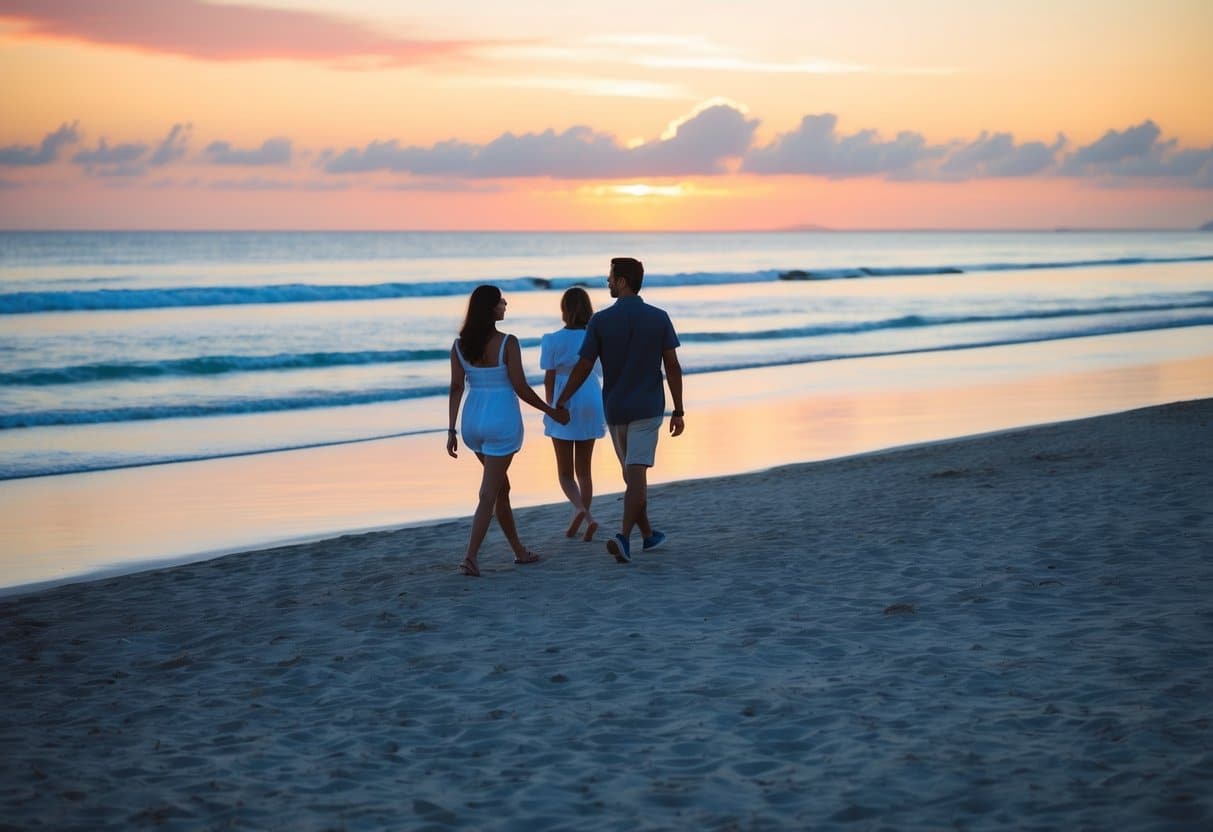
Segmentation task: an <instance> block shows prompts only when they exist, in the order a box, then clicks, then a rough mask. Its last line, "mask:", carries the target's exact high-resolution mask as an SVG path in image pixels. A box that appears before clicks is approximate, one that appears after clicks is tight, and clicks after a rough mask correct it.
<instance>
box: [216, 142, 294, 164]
mask: <svg viewBox="0 0 1213 832" xmlns="http://www.w3.org/2000/svg"><path fill="white" fill-rule="evenodd" d="M206 154H207V155H208V156H210V157H211V163H212V164H216V165H289V164H290V163H291V155H292V154H291V140H290V139H283V138H276V139H266V140H265V141H264V142H262V143H261V146H260V147H258V148H255V149H253V150H236V149H234V148H233V147H232V146H231V144H229V143H228V142H211V143H210V144H209V145H207V146H206Z"/></svg>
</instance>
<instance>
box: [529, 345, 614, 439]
mask: <svg viewBox="0 0 1213 832" xmlns="http://www.w3.org/2000/svg"><path fill="white" fill-rule="evenodd" d="M583 340H585V330H584V329H558V330H556V331H555V332H549V333H548V334H547V335H545V336H543V338H542V339H541V340H540V342H539V367H540V369H542V370H554V371H555V372H556V385H555V389H554V390H553V395H554V396H555V398H554V399H553V400H552V401H556V399H559V398H560V394H561V392H563V391H564V386H565V384H567V383H568V380H569V373H571V372H572V371H573V365H575V364H576V363H577V359H578V358H579V357H580V356H579V355H578V353H579V352H580V350H581V342H582V341H583ZM568 406H569V417H570V418H569V423H568V424H567V425H562V424H560V423H559V422H557V421H556V420H555V419H553V418H552V417H551V416H544V417H543V435H544V436H551V437H553V438H555V439H568V440H571V441H577V440H582V439H601V438H602V437H603V436H606V417H605V416H604V415H603V412H602V367H601V366H600V365H599V364H598V362H594V372H592V373H590V375H589V377H588V378H586V380H585V382H584V383H583V384H582V385H581V387H579V388H578V389H577V392H576V393H574V394H573V397H572V398H571V399H569V401H568Z"/></svg>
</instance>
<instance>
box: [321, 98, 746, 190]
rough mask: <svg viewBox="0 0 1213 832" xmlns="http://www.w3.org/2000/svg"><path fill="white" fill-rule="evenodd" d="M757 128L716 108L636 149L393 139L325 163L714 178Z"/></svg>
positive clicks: (570, 140)
mask: <svg viewBox="0 0 1213 832" xmlns="http://www.w3.org/2000/svg"><path fill="white" fill-rule="evenodd" d="M757 126H758V122H757V120H749V119H746V117H745V114H744V113H743V112H742V111H741V110H740V109H738V108H736V107H734V106H731V105H727V104H714V105H711V106H708V107H705V108H701V109H699V110H697V111H696V112H694V113H693V114H692V115H691V116H689V117H688V118H686V119H684V120H682V121H680V122H678V123H677V125H676V129H674V131H673V132H672V134H670V135H668V136H663V137H662V138H661V139H658V140H656V141H653V142H648V143H645V144H642V145H639V146H637V147H624V146H622V145H621V144H619V142H618V141H617V140H616V139H615V137H614V136H612V135H611V134H609V133H599V132H595V131H594V130H592V129H591V128H589V127H583V126H582V127H570V128H569V129H567V130H564V131H563V132H557V131H555V130H552V129H549V130H545V131H543V132H542V133H525V134H523V135H515V134H513V133H505V134H503V135H501V136H499V137H497V138H496V139H494V140H493V141H491V142H489V143H488V144H485V145H473V144H467V143H465V142H458V141H446V142H439V143H438V144H435V145H433V146H432V147H428V148H424V147H401V146H400V144H399V143H398V142H397V141H396V140H394V139H393V140H391V141H374V142H371V143H370V144H368V145H367V146H366V147H365V148H364V149H362V150H357V149H353V148H351V149H349V150H345V151H343V152H341V153H333V152H331V151H330V152H326V153H325V154H324V155H323V156H322V157H321V160H320V164H321V165H322V166H323V168H324V169H325V170H326V171H328V172H329V173H357V172H365V171H374V170H389V171H396V172H402V173H412V174H416V175H420V176H446V177H468V178H486V179H488V178H510V177H539V176H542V177H550V178H554V179H595V178H602V179H613V178H618V177H625V176H685V175H692V174H698V175H713V174H719V173H724V172H725V167H724V164H723V163H724V160H726V159H728V158H732V157H737V156H740V155H741V154H743V153H744V152H745V150H746V148H747V147H749V145H750V141H751V139H752V136H753V133H754V129H755V128H756V127H757Z"/></svg>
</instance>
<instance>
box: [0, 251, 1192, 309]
mask: <svg viewBox="0 0 1213 832" xmlns="http://www.w3.org/2000/svg"><path fill="white" fill-rule="evenodd" d="M1209 261H1213V255H1205V256H1189V257H1117V258H1111V259H1104V260H1091V259H1087V260H1060V261H1048V262H1044V261H1042V262H1024V263H1007V262H990V263H976V264H962V265H955V264H952V265H949V264H944V265H938V266H910V265H903V266H896V265H895V266H878V267H868V266H856V267H842V268H829V269H807V270H802V269H763V270H759V271H752V272H682V273H678V274H651V275H646V276H645V285H646V286H649V287H653V286H661V287H672V286H715V285H727V284H745V283H764V282H770V281H775V280H839V279H856V278H872V277H910V276H920V275H959V274H966V273H972V272H1002V271H1012V270H1034V269H1066V268H1079V267H1089V266H1129V265H1143V264H1151V263H1159V264H1163V263H1201V262H1209ZM591 281H593V282H591ZM484 282H492V283H494V284H495V285H497V286H500V287H501V288H502V289H504V290H507V291H510V292H535V291H551V290H556V291H563V290H564V289H567V288H569V287H571V286H588V285H600V284H601V282H602V281H601V278H585V277H553V278H546V277H512V278H506V279H501V280H493V281H483V280H475V281H467V280H464V281H436V282H428V283H375V284H368V285H341V284H332V285H330V284H310V283H284V284H273V285H266V286H195V287H166V288H159V289H88V290H82V291H41V292H33V291H25V292H8V293H2V294H0V315H28V314H38V313H47V312H80V311H102V310H135V309H170V308H178V307H198V306H241V305H248V304H276V303H330V302H340V301H367V300H392V299H400V298H417V297H445V296H450V295H465V294H467V293H469V292H471V290H472V289H474V288H475V287H476V286H478V285H480V284H481V283H484Z"/></svg>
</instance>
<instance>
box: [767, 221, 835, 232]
mask: <svg viewBox="0 0 1213 832" xmlns="http://www.w3.org/2000/svg"><path fill="white" fill-rule="evenodd" d="M775 230H776V231H833V230H834V229H832V228H826V227H825V226H824V225H815V224H813V223H811V222H804V223H800V224H799V225H788V226H784V227H783V228H776V229H775Z"/></svg>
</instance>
